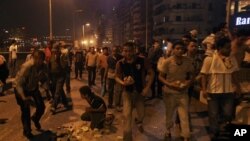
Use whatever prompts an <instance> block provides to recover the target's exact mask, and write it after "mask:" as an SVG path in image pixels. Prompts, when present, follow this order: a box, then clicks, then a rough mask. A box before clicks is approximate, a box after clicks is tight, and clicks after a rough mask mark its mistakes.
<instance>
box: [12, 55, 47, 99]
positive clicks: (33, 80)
mask: <svg viewBox="0 0 250 141" xmlns="http://www.w3.org/2000/svg"><path fill="white" fill-rule="evenodd" d="M41 68H42V69H38V68H37V67H35V65H34V60H33V59H31V60H29V61H27V62H25V63H24V64H23V65H22V66H21V69H20V70H19V71H18V73H17V75H16V78H15V80H14V82H13V84H14V87H16V90H17V92H18V93H19V94H23V95H25V93H24V92H25V91H33V90H36V89H38V85H39V81H40V79H41V77H43V76H41V74H42V72H46V71H47V70H46V66H45V64H44V67H41Z"/></svg>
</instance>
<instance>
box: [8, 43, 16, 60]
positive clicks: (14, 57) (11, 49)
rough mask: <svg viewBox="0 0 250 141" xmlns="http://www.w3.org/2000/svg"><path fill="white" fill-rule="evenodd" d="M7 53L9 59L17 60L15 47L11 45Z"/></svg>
mask: <svg viewBox="0 0 250 141" xmlns="http://www.w3.org/2000/svg"><path fill="white" fill-rule="evenodd" d="M9 52H11V59H16V58H17V45H11V46H10V48H9Z"/></svg>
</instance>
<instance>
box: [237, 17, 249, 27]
mask: <svg viewBox="0 0 250 141" xmlns="http://www.w3.org/2000/svg"><path fill="white" fill-rule="evenodd" d="M235 25H236V26H238V25H250V17H236V24H235Z"/></svg>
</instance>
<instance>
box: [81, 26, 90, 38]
mask: <svg viewBox="0 0 250 141" xmlns="http://www.w3.org/2000/svg"><path fill="white" fill-rule="evenodd" d="M85 26H87V27H89V26H90V23H86V24H84V25H82V36H83V38H84V37H85Z"/></svg>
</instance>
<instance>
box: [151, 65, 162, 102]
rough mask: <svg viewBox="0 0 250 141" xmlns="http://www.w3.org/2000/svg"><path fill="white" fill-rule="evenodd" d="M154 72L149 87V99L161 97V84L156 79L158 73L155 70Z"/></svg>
mask: <svg viewBox="0 0 250 141" xmlns="http://www.w3.org/2000/svg"><path fill="white" fill-rule="evenodd" d="M154 72H155V77H154V81H153V83H152V85H151V90H152V97H151V98H155V96H157V97H161V96H162V82H160V80H159V79H158V75H159V72H158V71H157V70H155V71H154ZM156 88H157V91H156ZM156 93H157V94H156Z"/></svg>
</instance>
